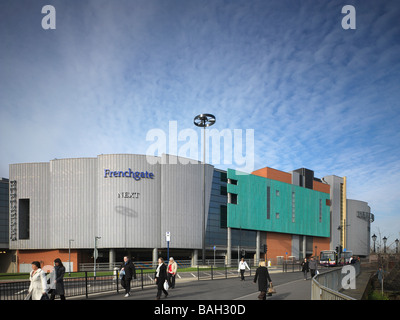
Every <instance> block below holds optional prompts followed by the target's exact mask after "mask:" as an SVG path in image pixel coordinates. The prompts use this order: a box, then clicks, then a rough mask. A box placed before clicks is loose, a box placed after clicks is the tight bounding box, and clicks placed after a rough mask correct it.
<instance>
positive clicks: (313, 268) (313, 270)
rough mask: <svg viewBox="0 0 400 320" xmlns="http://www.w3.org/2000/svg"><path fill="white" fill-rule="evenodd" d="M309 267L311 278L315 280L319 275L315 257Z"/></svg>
mask: <svg viewBox="0 0 400 320" xmlns="http://www.w3.org/2000/svg"><path fill="white" fill-rule="evenodd" d="M308 267H309V268H310V272H311V278H314V276H315V275H316V273H317V260H315V259H314V257H311V260H310V262H309V263H308Z"/></svg>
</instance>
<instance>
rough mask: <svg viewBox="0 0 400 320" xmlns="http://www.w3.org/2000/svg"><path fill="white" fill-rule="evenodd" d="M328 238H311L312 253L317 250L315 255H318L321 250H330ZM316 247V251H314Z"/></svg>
mask: <svg viewBox="0 0 400 320" xmlns="http://www.w3.org/2000/svg"><path fill="white" fill-rule="evenodd" d="M330 240H331V239H330V238H322V237H313V252H314V255H315V250H317V255H318V256H319V255H320V252H321V251H322V250H330ZM315 247H317V249H315Z"/></svg>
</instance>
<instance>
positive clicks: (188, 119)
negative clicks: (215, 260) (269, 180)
mask: <svg viewBox="0 0 400 320" xmlns="http://www.w3.org/2000/svg"><path fill="white" fill-rule="evenodd" d="M45 5H52V6H53V7H54V8H55V10H56V14H55V16H56V20H55V29H43V27H42V19H44V18H46V15H47V12H45V13H42V8H43V7H44V6H45ZM345 5H352V6H353V7H354V8H355V10H356V13H355V17H356V28H355V29H343V27H342V19H343V18H345V16H346V13H342V8H343V7H344V6H345ZM399 18H400V2H399V1H398V0H379V1H378V0H374V1H368V0H367V1H366V0H363V1H350V0H345V1H337V0H331V1H319V0H318V1H317V0H309V1H294V0H291V1H288V0H282V1H270V0H262V1H255V0H227V1H222V0H150V1H149V0H143V1H142V0H140V1H139V0H129V1H128V0H126V1H125V0H124V1H123V0H113V1H102V0H95V1H94V0H93V1H89V0H83V1H77V0H71V1H52V0H46V1H39V0H37V1H28V0H12V1H11V0H2V1H1V2H0V177H6V178H7V177H8V176H9V173H8V170H9V169H8V168H9V164H12V163H25V162H48V161H49V160H52V159H54V158H58V159H60V158H74V157H96V156H97V155H99V154H109V153H110V154H111V153H112V154H113V153H134V154H145V153H146V152H147V150H148V149H149V146H151V144H152V142H151V141H148V140H146V137H147V135H148V133H149V131H151V130H153V129H159V130H163V131H164V132H166V133H168V132H169V131H168V130H169V125H170V122H171V121H176V125H177V130H178V132H181V131H182V130H185V129H191V130H196V132H199V146H200V143H201V141H200V140H201V139H200V137H201V136H200V129H199V128H196V127H195V126H194V124H193V118H194V116H196V115H198V114H202V113H210V114H213V115H215V117H216V123H215V125H214V126H213V127H212V128H213V129H216V130H220V131H222V130H230V132H233V130H234V129H241V130H242V132H243V137H244V132H246V130H253V132H254V141H253V144H254V169H258V168H262V167H265V166H269V167H272V168H275V169H278V170H282V171H291V170H294V169H298V168H302V167H305V168H309V169H311V170H314V172H315V176H316V177H320V178H321V177H323V176H327V175H337V176H340V177H343V176H346V177H347V181H348V186H347V190H348V193H347V195H348V198H350V199H356V200H362V201H366V202H368V204H369V206H370V207H371V212H372V213H374V215H375V222H374V223H372V225H371V233H376V234H377V235H378V236H381V237H383V236H386V237H387V238H388V239H389V240H388V244H390V243H392V242H393V241H394V239H396V238H399V237H400V233H399V232H400V212H399V208H400V200H399V199H400V197H399V195H400V192H399V190H400V163H399V155H400V131H399V128H400V24H399V23H398V22H399ZM46 21H47V20H46ZM183 143H184V142H179V143H178V147H179V145H182V144H183ZM236 146H238V144H235V141H234V142H233V145H232V148H235V147H236ZM199 148H200V147H199ZM200 149H201V148H200ZM244 150H245V145H243V152H245V151H244ZM166 151H167V152H168V153H171V152H169V151H171V150H168V148H167V150H166ZM199 159H200V154H199ZM210 161H211V160H210ZM212 164H213V165H214V166H215V167H217V168H221V169H226V168H233V169H236V168H238V165H239V164H238V163H235V162H233V163H228V164H226V163H223V160H222V159H221V161H220V162H219V163H212Z"/></svg>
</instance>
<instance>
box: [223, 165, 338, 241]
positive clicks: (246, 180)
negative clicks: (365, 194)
mask: <svg viewBox="0 0 400 320" xmlns="http://www.w3.org/2000/svg"><path fill="white" fill-rule="evenodd" d="M228 179H233V180H236V181H237V185H234V184H229V183H228V193H233V194H237V204H232V203H228V227H232V228H243V229H249V230H259V231H273V232H281V233H290V234H299V235H307V236H317V237H329V236H330V213H329V206H327V205H326V203H327V202H326V200H329V194H327V193H324V192H319V191H315V190H311V189H307V188H303V187H300V186H295V185H292V184H289V183H285V182H281V181H277V180H271V179H267V178H263V177H259V176H256V175H251V174H243V173H238V172H236V171H235V170H231V169H228ZM268 192H269V193H270V195H269V199H270V202H269V203H267V199H268V196H267V193H268ZM228 198H229V197H228ZM320 203H321V205H320ZM268 207H269V208H270V210H269V211H270V215H269V216H268V215H267V209H268Z"/></svg>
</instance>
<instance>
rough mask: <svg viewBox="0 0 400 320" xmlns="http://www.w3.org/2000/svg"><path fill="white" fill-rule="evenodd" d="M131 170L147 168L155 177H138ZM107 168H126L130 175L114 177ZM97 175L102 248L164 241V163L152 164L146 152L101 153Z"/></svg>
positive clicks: (140, 170) (120, 169)
mask: <svg viewBox="0 0 400 320" xmlns="http://www.w3.org/2000/svg"><path fill="white" fill-rule="evenodd" d="M129 169H130V170H131V172H140V173H142V172H144V173H146V171H147V174H148V176H149V174H150V173H152V174H153V178H152V179H150V178H141V177H140V179H139V180H135V179H134V177H133V174H132V173H131V172H130V171H129ZM105 170H110V172H114V171H116V172H120V171H122V172H123V173H124V174H126V176H120V177H115V176H111V177H110V175H106V173H105ZM128 173H129V174H128ZM97 177H98V179H99V181H98V223H97V230H96V236H100V237H101V240H100V241H99V242H98V245H99V247H100V248H101V247H111V248H133V247H137V248H156V247H157V246H158V244H159V240H160V214H161V211H160V201H161V195H160V193H161V190H160V184H161V167H160V165H159V164H149V163H148V162H147V160H146V156H144V155H130V154H121V155H118V154H113V155H100V156H99V157H98V171H97Z"/></svg>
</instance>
